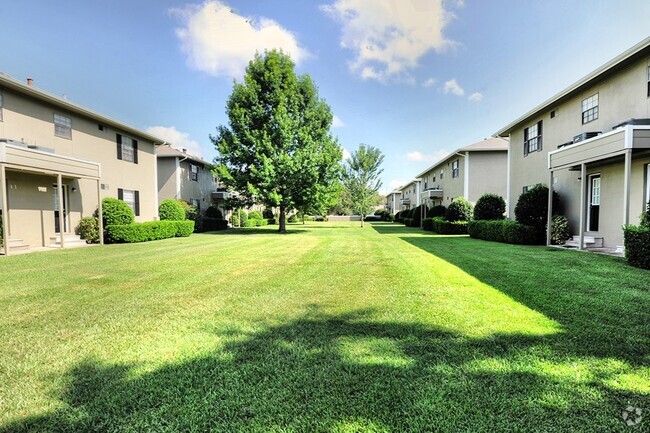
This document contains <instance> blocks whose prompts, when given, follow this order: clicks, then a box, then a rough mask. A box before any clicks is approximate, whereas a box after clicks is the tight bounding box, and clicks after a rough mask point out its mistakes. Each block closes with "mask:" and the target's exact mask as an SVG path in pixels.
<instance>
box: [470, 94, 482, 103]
mask: <svg viewBox="0 0 650 433" xmlns="http://www.w3.org/2000/svg"><path fill="white" fill-rule="evenodd" d="M467 99H469V100H470V101H472V102H481V101H482V100H483V95H482V94H480V93H479V92H476V93H472V94H471V95H469V96H468V97H467Z"/></svg>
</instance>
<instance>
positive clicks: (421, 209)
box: [411, 204, 429, 227]
mask: <svg viewBox="0 0 650 433" xmlns="http://www.w3.org/2000/svg"><path fill="white" fill-rule="evenodd" d="M428 211H429V209H428V208H427V205H425V204H421V205H419V206H418V207H416V208H415V209H413V214H412V216H411V218H413V227H420V222H421V221H422V214H424V215H425V217H426V214H427V212H428Z"/></svg>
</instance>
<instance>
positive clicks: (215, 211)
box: [205, 205, 223, 220]
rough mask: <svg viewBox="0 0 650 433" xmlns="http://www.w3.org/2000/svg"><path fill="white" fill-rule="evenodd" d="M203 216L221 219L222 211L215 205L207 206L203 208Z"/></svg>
mask: <svg viewBox="0 0 650 433" xmlns="http://www.w3.org/2000/svg"><path fill="white" fill-rule="evenodd" d="M205 216H206V217H208V218H213V219H217V220H222V219H223V213H222V212H221V210H220V209H219V208H218V207H217V206H215V205H212V206H209V207H208V208H207V209H206V210H205Z"/></svg>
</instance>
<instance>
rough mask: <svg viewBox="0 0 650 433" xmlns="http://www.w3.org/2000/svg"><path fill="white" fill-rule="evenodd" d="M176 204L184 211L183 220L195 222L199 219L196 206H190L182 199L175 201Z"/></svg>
mask: <svg viewBox="0 0 650 433" xmlns="http://www.w3.org/2000/svg"><path fill="white" fill-rule="evenodd" d="M176 202H177V203H178V204H179V205H181V207H182V208H183V210H184V211H185V219H188V220H192V221H197V220H198V219H199V210H198V209H197V208H196V206H192V205H191V204H189V203H188V202H187V201H185V200H183V199H182V198H179V199H178V200H176Z"/></svg>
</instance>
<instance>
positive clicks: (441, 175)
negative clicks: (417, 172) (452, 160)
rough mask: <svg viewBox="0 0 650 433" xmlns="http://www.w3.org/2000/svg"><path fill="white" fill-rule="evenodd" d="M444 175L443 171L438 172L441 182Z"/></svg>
mask: <svg viewBox="0 0 650 433" xmlns="http://www.w3.org/2000/svg"><path fill="white" fill-rule="evenodd" d="M444 175H445V170H440V180H442V178H443V177H444Z"/></svg>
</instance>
